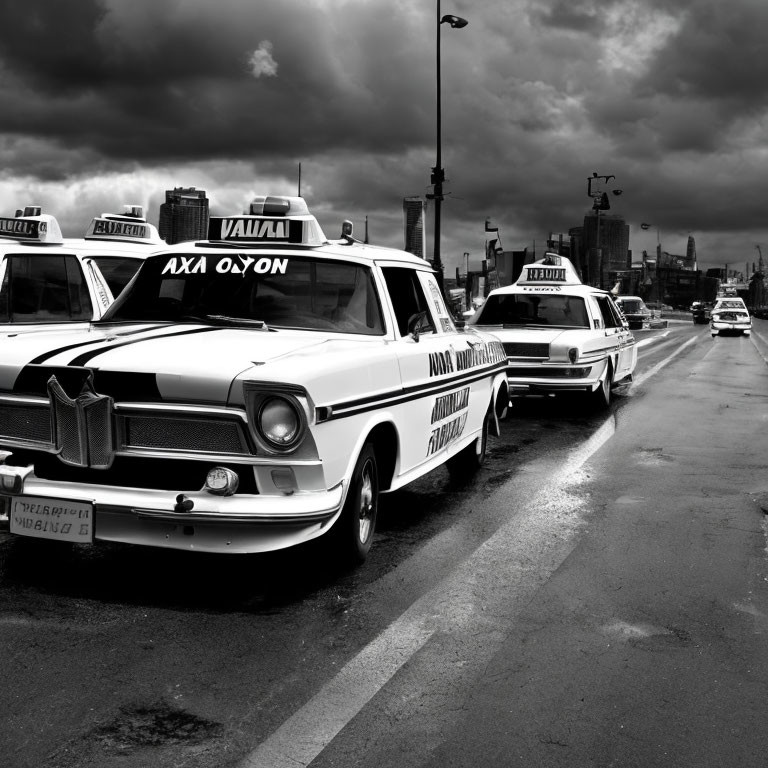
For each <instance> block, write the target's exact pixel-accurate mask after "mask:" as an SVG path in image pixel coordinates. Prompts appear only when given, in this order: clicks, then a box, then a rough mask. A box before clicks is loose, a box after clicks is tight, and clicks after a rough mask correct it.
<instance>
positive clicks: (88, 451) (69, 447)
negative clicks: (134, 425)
mask: <svg viewBox="0 0 768 768" xmlns="http://www.w3.org/2000/svg"><path fill="white" fill-rule="evenodd" d="M48 393H49V396H50V399H51V414H52V423H53V436H54V443H55V447H56V450H57V452H58V454H59V458H60V459H61V460H62V461H63V462H64V463H65V464H71V465H74V466H77V467H93V468H94V469H106V468H107V467H109V466H110V465H111V464H112V459H113V456H114V452H113V450H112V405H113V402H112V398H111V397H107V396H105V395H97V394H96V393H95V392H94V391H93V389H92V386H91V380H90V377H89V379H88V381H87V382H86V385H85V386H84V388H83V390H82V391H81V392H80V394H79V395H78V396H77V398H76V399H74V400H73V399H72V398H70V397H69V396H68V395H67V393H66V392H65V391H64V389H63V388H62V386H61V384H59V382H58V380H57V379H56V377H55V376H51V378H50V379H49V381H48Z"/></svg>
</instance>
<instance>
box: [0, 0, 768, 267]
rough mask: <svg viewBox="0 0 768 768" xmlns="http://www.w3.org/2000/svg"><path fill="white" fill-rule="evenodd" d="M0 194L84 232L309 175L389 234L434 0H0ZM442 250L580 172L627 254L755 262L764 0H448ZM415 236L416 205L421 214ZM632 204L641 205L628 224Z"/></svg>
mask: <svg viewBox="0 0 768 768" xmlns="http://www.w3.org/2000/svg"><path fill="white" fill-rule="evenodd" d="M0 8H2V19H3V23H2V24H0V89H2V91H1V93H2V107H1V108H0V212H2V213H4V214H6V215H7V214H12V213H13V211H15V209H16V208H18V207H20V206H23V205H25V204H32V203H34V204H39V205H42V206H43V207H44V208H45V209H46V210H47V211H48V212H50V213H53V214H54V215H56V216H57V217H58V218H59V220H60V222H61V224H62V228H63V229H64V231H65V234H67V235H72V236H75V235H79V234H80V233H81V232H82V231H84V228H85V226H86V223H87V222H88V221H89V220H90V218H91V217H92V216H93V215H94V214H95V213H99V212H101V211H107V210H119V209H120V207H121V206H122V204H123V203H140V204H143V205H145V206H146V208H147V211H148V214H149V218H150V220H152V221H154V222H155V223H156V221H157V216H158V211H159V205H160V203H161V202H162V201H163V199H164V191H165V190H166V189H170V188H173V187H174V186H196V187H198V188H202V189H205V190H206V191H207V193H208V197H209V199H210V201H211V208H212V212H213V213H215V214H227V213H235V212H240V211H242V210H243V208H244V207H245V206H246V204H247V202H248V200H249V199H250V198H251V197H252V196H253V195H255V194H265V193H272V194H296V192H297V189H298V179H299V173H298V169H299V164H301V192H302V194H303V196H304V197H306V199H307V202H308V203H309V205H310V207H311V208H312V209H313V211H314V212H315V213H316V215H317V217H318V219H319V221H320V223H321V225H322V226H323V228H324V229H325V232H326V235H328V236H329V237H337V236H338V234H339V231H340V223H341V221H342V220H343V219H345V218H349V219H351V220H352V221H353V222H354V223H355V232H356V234H357V235H358V236H360V237H362V234H363V232H364V224H365V219H366V216H367V217H368V221H369V232H370V239H371V241H372V242H376V243H381V244H385V245H394V246H396V247H402V245H403V214H402V199H403V197H405V196H424V195H425V194H426V193H427V192H429V191H430V187H429V174H430V169H431V167H432V166H433V165H434V164H435V113H436V109H435V104H436V101H435V70H436V67H435V38H436V31H435V30H436V24H435V13H436V0H388V1H387V2H382V0H375V2H374V0H215V2H211V0H131V1H130V2H127V1H126V0H26V2H25V3H23V4H19V3H18V2H12V0H0ZM442 13H443V14H446V13H451V14H456V15H459V16H463V17H465V18H467V19H468V20H469V25H468V26H467V27H465V28H463V29H451V28H450V27H448V25H443V26H442V27H441V30H442V33H441V39H442V81H443V101H442V103H443V142H442V145H443V165H444V167H445V169H446V176H447V179H448V183H447V184H446V190H447V191H448V192H449V193H450V194H449V197H448V198H447V199H446V201H445V203H444V204H443V208H442V211H443V238H442V253H443V260H444V262H445V265H446V269H447V270H451V272H452V271H453V269H454V268H455V266H457V265H458V264H459V263H463V257H462V254H463V253H464V252H469V253H470V261H471V263H472V264H473V265H474V264H475V263H478V264H479V261H480V259H481V258H482V257H483V250H484V246H485V238H486V234H485V232H484V223H485V219H486V218H487V217H491V219H492V220H493V222H494V223H495V224H496V225H497V226H498V227H499V230H500V234H501V239H502V244H503V246H504V247H505V248H506V249H519V248H523V247H526V246H527V247H528V248H529V249H530V248H532V247H533V244H534V242H535V243H536V247H537V250H540V249H541V247H542V245H543V241H544V239H545V238H546V236H547V234H548V233H549V232H567V230H568V228H570V227H572V226H578V225H580V224H581V222H582V220H583V216H584V214H585V212H586V210H587V209H588V207H589V205H590V203H591V201H590V200H589V199H588V198H587V194H586V192H587V177H589V176H591V175H592V173H593V172H596V173H598V174H599V175H615V177H616V178H615V179H614V180H611V182H610V187H609V189H621V190H622V194H621V196H620V197H612V198H611V199H612V210H611V213H620V214H622V215H623V216H624V218H625V219H626V221H627V222H628V223H629V224H630V227H631V230H630V231H631V234H630V247H631V248H632V249H633V251H634V253H635V254H638V253H640V252H642V250H643V249H647V250H649V251H650V250H653V249H654V248H655V246H656V242H657V239H660V240H661V243H662V247H663V248H664V250H667V251H670V252H672V253H685V245H686V241H687V238H688V235H689V234H692V235H693V236H694V237H695V239H696V246H697V251H698V256H699V266H700V267H707V266H722V265H723V264H724V263H729V264H730V265H731V266H732V267H736V268H739V269H742V270H744V269H746V267H747V265H748V264H749V265H751V263H752V262H753V261H756V260H757V258H758V251H757V248H756V246H757V245H759V246H760V247H761V248H762V250H763V252H764V254H765V257H766V263H768V120H767V119H766V112H767V111H768V34H767V33H768V2H766V0H729V1H728V2H724V1H723V0H599V1H598V0H442ZM427 221H428V241H427V251H428V255H430V254H431V250H432V233H431V222H432V210H431V209H430V210H429V211H428V214H427ZM641 222H647V223H649V224H651V225H652V226H651V228H650V229H648V230H647V231H644V230H642V229H641V228H640V223H641Z"/></svg>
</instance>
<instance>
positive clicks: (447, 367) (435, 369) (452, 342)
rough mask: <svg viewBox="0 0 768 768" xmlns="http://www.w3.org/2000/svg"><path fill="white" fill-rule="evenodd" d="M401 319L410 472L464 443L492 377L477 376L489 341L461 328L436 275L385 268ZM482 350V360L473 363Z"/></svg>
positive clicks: (400, 422) (403, 459) (405, 452)
mask: <svg viewBox="0 0 768 768" xmlns="http://www.w3.org/2000/svg"><path fill="white" fill-rule="evenodd" d="M382 273H383V275H384V280H385V282H386V284H387V290H388V292H389V296H390V299H391V302H392V307H393V309H394V313H395V322H396V324H397V329H396V335H397V336H398V339H397V340H396V342H395V345H396V348H397V356H398V361H399V364H400V375H401V379H402V387H403V393H404V402H403V403H402V405H401V406H399V410H398V412H397V414H396V422H397V426H398V431H399V433H400V435H401V445H400V466H399V467H398V468H397V474H398V475H400V476H406V475H407V474H408V473H409V472H414V471H417V470H418V469H419V468H420V467H423V465H425V464H428V463H430V462H433V463H435V464H439V463H442V461H443V460H444V459H445V458H446V454H447V453H448V452H449V451H450V450H451V448H452V447H454V446H455V445H456V443H458V442H462V441H463V442H464V443H466V438H468V436H470V435H471V434H473V433H475V432H476V431H477V430H479V429H480V428H481V426H482V422H483V418H484V416H485V412H486V410H487V407H488V403H489V402H490V388H491V377H490V375H489V376H486V377H482V376H477V375H473V371H472V368H477V367H478V366H479V365H480V359H481V357H482V355H480V354H478V355H475V350H476V347H477V346H478V345H479V346H482V345H483V341H482V340H481V339H480V337H479V336H476V335H475V334H473V333H459V332H458V331H456V329H455V326H454V324H453V321H452V319H451V317H450V315H449V314H448V311H447V309H446V307H445V303H444V301H443V298H442V294H441V293H440V290H439V288H438V285H437V282H436V280H435V278H434V276H433V275H432V274H431V273H429V272H426V271H423V270H415V269H413V268H410V267H402V266H391V267H383V268H382ZM475 357H477V360H478V366H474V365H471V364H470V363H472V362H473V360H474V358H475Z"/></svg>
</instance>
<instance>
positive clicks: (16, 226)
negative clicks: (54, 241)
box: [0, 218, 48, 240]
mask: <svg viewBox="0 0 768 768" xmlns="http://www.w3.org/2000/svg"><path fill="white" fill-rule="evenodd" d="M47 229H48V226H47V224H46V222H44V221H30V220H29V219H9V218H2V219H0V235H6V236H7V235H10V236H12V237H15V238H16V239H17V240H40V238H41V236H43V235H44V234H45V232H46V231H47Z"/></svg>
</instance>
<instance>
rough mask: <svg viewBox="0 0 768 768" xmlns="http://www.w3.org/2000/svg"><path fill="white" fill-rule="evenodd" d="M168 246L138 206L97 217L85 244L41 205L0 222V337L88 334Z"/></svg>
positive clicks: (30, 207)
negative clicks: (142, 269)
mask: <svg viewBox="0 0 768 768" xmlns="http://www.w3.org/2000/svg"><path fill="white" fill-rule="evenodd" d="M164 246H165V247H167V243H166V242H165V241H164V240H162V239H161V238H160V236H159V235H158V232H157V229H156V228H155V227H154V226H153V225H152V224H149V223H148V222H147V220H146V219H145V218H144V216H143V211H142V210H141V207H140V206H126V212H125V213H122V214H112V213H103V214H102V215H101V216H97V217H95V218H94V219H93V220H92V221H91V224H90V225H89V227H88V231H87V232H86V235H85V237H84V238H64V237H63V236H62V234H61V228H60V226H59V223H58V221H57V220H56V218H55V217H53V216H51V215H49V214H43V213H41V211H40V208H39V207H37V206H28V207H27V208H26V209H24V210H23V211H21V212H20V213H19V215H17V216H14V217H9V218H0V333H2V334H8V333H13V334H17V333H24V332H27V331H41V330H46V329H52V328H63V327H66V328H68V329H70V330H71V329H72V328H87V327H88V324H89V323H90V321H91V320H97V319H99V318H100V317H101V316H102V315H103V314H104V312H105V311H106V310H107V307H109V305H110V304H111V303H112V301H113V298H114V296H117V294H119V293H120V291H121V290H122V289H123V288H124V287H125V285H126V283H127V282H128V280H130V278H131V277H133V275H134V274H135V273H136V271H137V270H138V268H139V266H140V264H141V262H142V261H143V260H144V259H145V258H146V257H147V256H148V255H149V254H150V253H153V252H154V251H156V250H158V249H159V248H161V247H164Z"/></svg>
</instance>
